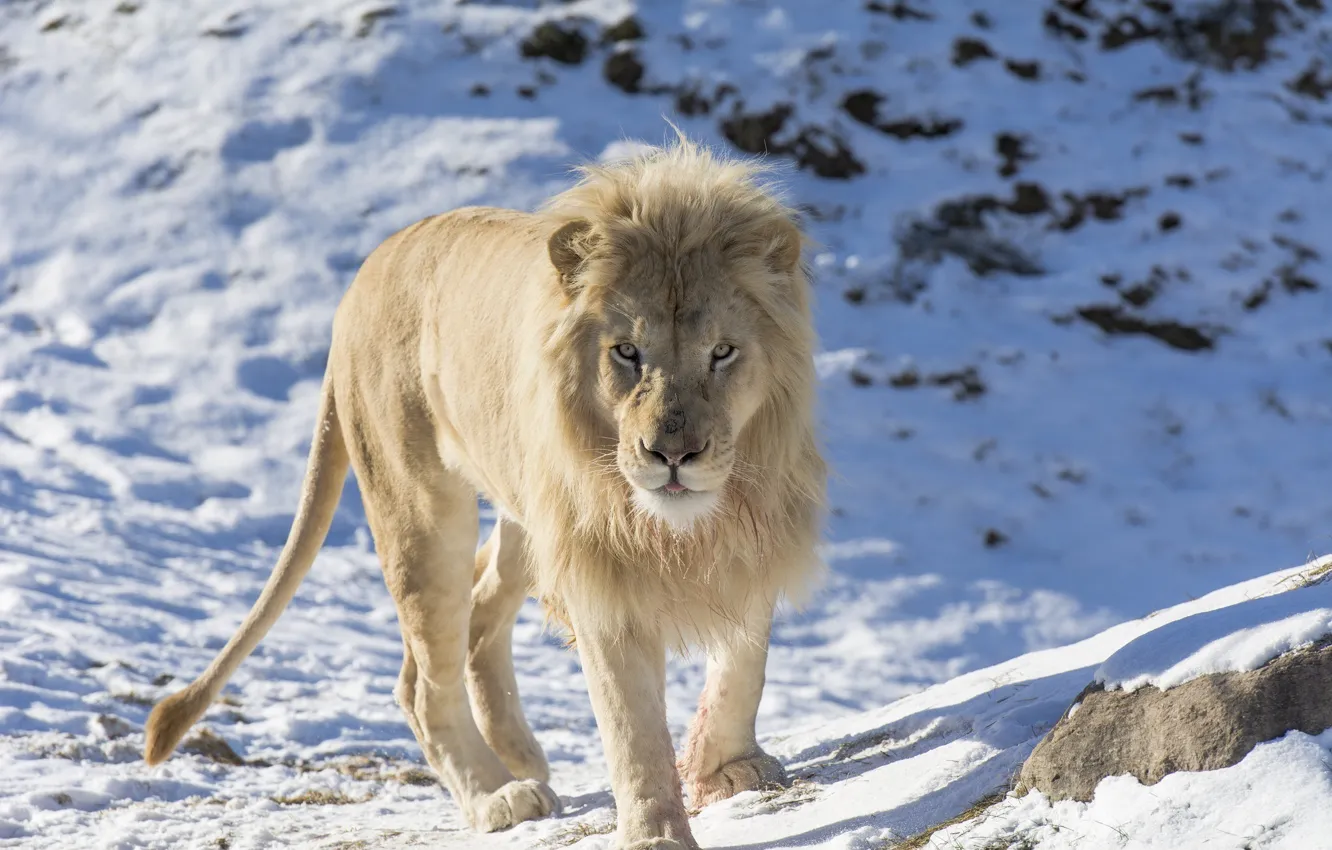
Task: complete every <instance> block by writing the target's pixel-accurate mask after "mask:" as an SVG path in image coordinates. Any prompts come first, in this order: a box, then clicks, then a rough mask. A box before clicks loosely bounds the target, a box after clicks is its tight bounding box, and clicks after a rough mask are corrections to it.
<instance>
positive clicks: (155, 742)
mask: <svg viewBox="0 0 1332 850" xmlns="http://www.w3.org/2000/svg"><path fill="white" fill-rule="evenodd" d="M196 684H197V683H196ZM212 702H213V696H212V694H210V693H208V692H206V691H202V690H199V689H197V688H196V687H195V685H194V684H191V685H190V686H188V687H186V688H185V689H184V690H183V691H180V692H179V693H175V694H172V695H171V696H169V697H167V698H166V699H164V700H162V701H161V702H159V703H158V704H157V706H156V707H155V708H154V709H153V713H152V714H150V715H149V716H148V727H147V730H148V741H147V743H145V744H144V747H143V760H144V761H146V762H148V763H149V764H161V763H162V762H164V761H166V760H167V758H168V757H169V756H170V755H171V753H172V751H173V750H175V749H176V745H177V744H179V743H180V739H181V738H184V737H185V733H186V732H188V731H189V730H190V727H191V726H193V725H194V724H195V722H196V721H197V720H198V719H199V718H200V717H203V714H204V712H205V711H207V710H208V706H209V705H211V704H212Z"/></svg>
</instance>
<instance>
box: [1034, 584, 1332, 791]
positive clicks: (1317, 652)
mask: <svg viewBox="0 0 1332 850" xmlns="http://www.w3.org/2000/svg"><path fill="white" fill-rule="evenodd" d="M1329 634H1332V583H1329V582H1323V583H1317V584H1312V585H1309V586H1305V587H1302V588H1298V589H1295V590H1291V591H1289V592H1286V593H1281V594H1278V595H1276V596H1267V597H1261V598H1257V599H1250V600H1248V601H1245V602H1240V603H1239V604H1236V605H1231V606H1228V607H1224V608H1220V609H1217V610H1214V611H1204V612H1202V613H1199V614H1194V615H1193V616H1190V617H1185V618H1183V619H1179V620H1175V621H1173V622H1169V623H1166V624H1164V625H1162V626H1161V627H1160V628H1157V629H1155V630H1153V631H1149V632H1147V633H1146V634H1144V635H1142V636H1141V637H1139V638H1137V639H1136V640H1133V641H1131V642H1130V643H1128V644H1126V645H1125V646H1124V647H1123V648H1121V649H1120V650H1119V651H1118V652H1116V653H1115V654H1114V655H1112V656H1110V657H1109V658H1108V659H1106V661H1105V662H1104V663H1103V664H1102V665H1101V667H1100V668H1099V669H1098V670H1097V672H1096V675H1095V680H1094V681H1093V682H1092V684H1090V685H1089V686H1088V687H1087V688H1086V689H1085V690H1084V691H1083V692H1082V693H1081V694H1079V696H1078V698H1077V699H1076V700H1075V701H1074V703H1073V705H1072V706H1071V707H1070V708H1069V710H1068V711H1066V712H1065V713H1064V715H1063V717H1062V718H1060V720H1059V722H1058V723H1057V724H1056V725H1055V727H1054V728H1053V729H1052V730H1051V731H1050V733H1049V734H1048V735H1047V736H1046V737H1045V738H1044V740H1042V741H1041V743H1040V744H1039V745H1038V746H1037V747H1036V749H1035V750H1034V751H1033V752H1032V754H1031V756H1030V758H1028V759H1027V761H1026V763H1025V764H1024V765H1023V768H1022V772H1021V774H1020V777H1019V790H1028V789H1036V790H1039V791H1041V792H1043V793H1044V794H1045V795H1046V796H1047V797H1049V798H1050V799H1052V800H1068V799H1073V800H1080V801H1084V802H1085V801H1088V800H1091V799H1092V797H1093V795H1094V793H1095V792H1096V787H1097V785H1098V784H1099V783H1100V781H1101V780H1102V779H1104V778H1106V777H1108V776H1121V775H1130V776H1133V777H1135V778H1136V779H1137V780H1138V781H1139V782H1141V783H1143V784H1146V785H1151V784H1155V783H1156V782H1159V781H1160V780H1161V779H1162V778H1163V777H1165V776H1166V775H1167V774H1170V773H1174V772H1176V771H1199V770H1216V769H1219V768H1223V767H1230V766H1231V765H1234V764H1238V763H1239V762H1240V760H1241V759H1243V758H1244V757H1245V756H1246V755H1248V753H1249V752H1250V751H1251V750H1252V749H1253V748H1254V747H1255V746H1257V745H1258V744H1260V743H1262V742H1263V741H1270V740H1274V739H1276V738H1280V737H1281V736H1283V735H1285V734H1286V733H1287V732H1290V731H1300V732H1304V733H1307V734H1311V735H1317V734H1319V733H1321V732H1323V731H1324V730H1326V729H1329V728H1332V641H1330V640H1329Z"/></svg>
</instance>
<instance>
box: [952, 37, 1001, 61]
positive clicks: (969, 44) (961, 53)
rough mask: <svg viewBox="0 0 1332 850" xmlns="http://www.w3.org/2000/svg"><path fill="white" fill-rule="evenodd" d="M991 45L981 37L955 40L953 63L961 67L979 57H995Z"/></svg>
mask: <svg viewBox="0 0 1332 850" xmlns="http://www.w3.org/2000/svg"><path fill="white" fill-rule="evenodd" d="M993 58H994V51H993V50H991V49H990V45H988V44H986V43H985V42H983V41H981V40H980V39H979V38H970V37H965V36H964V37H962V38H959V39H957V40H956V41H954V42H953V64H954V65H956V66H957V67H959V68H961V67H964V66H966V65H970V64H971V63H972V62H975V61H976V60H978V59H993Z"/></svg>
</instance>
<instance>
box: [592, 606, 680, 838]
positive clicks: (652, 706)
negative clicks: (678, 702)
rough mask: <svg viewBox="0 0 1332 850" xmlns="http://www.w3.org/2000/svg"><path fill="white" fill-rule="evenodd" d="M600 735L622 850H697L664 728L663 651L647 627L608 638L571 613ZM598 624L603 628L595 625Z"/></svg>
mask: <svg viewBox="0 0 1332 850" xmlns="http://www.w3.org/2000/svg"><path fill="white" fill-rule="evenodd" d="M570 613H571V615H572V618H573V627H574V632H575V635H576V640H577V645H578V654H579V657H580V658H581V659H582V662H583V670H584V671H585V673H586V674H587V684H588V692H589V694H590V696H591V697H592V710H593V712H594V713H595V715H596V718H597V728H598V729H600V730H601V740H602V744H603V746H604V747H605V750H606V761H607V762H608V764H609V766H610V774H611V786H612V790H613V791H614V793H615V807H616V811H617V827H618V828H617V830H616V838H617V847H619V848H622V850H696V848H697V847H698V844H697V843H696V842H695V841H694V837H693V834H692V833H691V832H690V830H689V816H688V814H686V812H685V808H684V799H683V797H682V795H681V793H680V776H679V774H678V773H677V772H676V768H675V751H674V749H673V748H672V746H671V734H670V730H669V729H668V728H667V726H666V696H665V684H666V648H665V643H664V642H663V640H662V637H661V635H660V634H659V633H656V632H652V631H649V630H648V629H647V627H643V628H639V629H634V630H626V631H619V632H616V633H610V632H611V631H612V630H610V629H604V628H597V627H590V628H589V627H585V626H586V625H587V624H588V623H589V618H587V617H581V618H580V616H579V613H578V612H577V611H573V610H571V611H570ZM598 625H600V624H598Z"/></svg>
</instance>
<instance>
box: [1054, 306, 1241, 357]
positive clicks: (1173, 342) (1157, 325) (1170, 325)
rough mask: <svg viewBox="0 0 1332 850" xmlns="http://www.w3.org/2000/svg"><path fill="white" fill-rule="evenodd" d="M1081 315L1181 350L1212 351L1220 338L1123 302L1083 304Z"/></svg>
mask: <svg viewBox="0 0 1332 850" xmlns="http://www.w3.org/2000/svg"><path fill="white" fill-rule="evenodd" d="M1077 313H1078V316H1080V317H1081V318H1082V319H1083V320H1084V321H1088V322H1091V323H1092V324H1093V325H1096V327H1098V328H1100V329H1101V330H1102V331H1104V332H1105V333H1107V334H1111V335H1112V336H1139V335H1140V336H1149V337H1152V338H1153V339H1156V340H1159V341H1160V342H1163V343H1165V344H1166V345H1168V346H1170V347H1171V348H1174V349H1177V350H1179V351H1209V350H1211V349H1212V348H1213V347H1215V345H1216V342H1215V340H1213V339H1212V337H1210V336H1208V335H1207V334H1206V333H1204V332H1203V331H1202V330H1200V329H1198V328H1195V327H1191V326H1189V325H1185V324H1183V323H1181V322H1177V321H1174V320H1173V319H1161V320H1152V319H1144V318H1142V317H1141V316H1135V315H1133V314H1132V313H1127V312H1125V311H1124V308H1123V307H1120V306H1119V305H1117V304H1116V305H1104V304H1097V305H1092V306H1090V307H1079V308H1078V311H1077Z"/></svg>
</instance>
